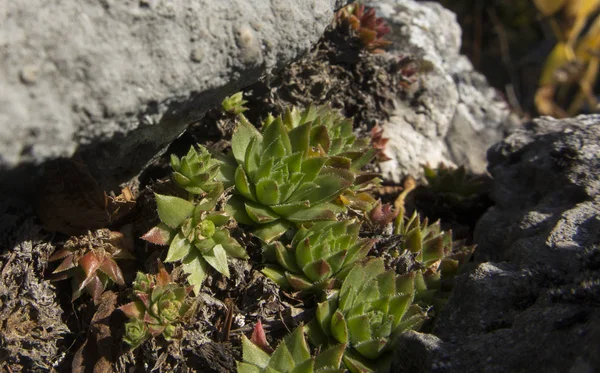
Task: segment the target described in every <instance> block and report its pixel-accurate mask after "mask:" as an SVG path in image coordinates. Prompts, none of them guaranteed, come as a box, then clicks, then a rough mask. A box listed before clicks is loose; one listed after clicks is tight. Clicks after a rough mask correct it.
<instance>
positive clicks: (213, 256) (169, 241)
mask: <svg viewBox="0 0 600 373" xmlns="http://www.w3.org/2000/svg"><path fill="white" fill-rule="evenodd" d="M222 194H223V186H222V184H219V185H218V186H217V187H216V188H215V189H213V190H212V191H211V192H210V193H208V194H206V195H205V197H204V198H203V199H201V200H200V201H199V202H197V203H195V202H191V201H188V200H185V199H182V198H179V197H175V196H166V195H161V194H156V195H155V197H156V204H157V207H158V216H159V218H160V220H161V223H160V224H159V225H157V226H156V227H154V228H152V229H151V230H150V231H148V233H146V234H145V235H144V236H143V237H142V238H143V239H145V240H146V241H149V242H152V243H154V244H158V245H169V251H168V252H167V258H166V260H165V262H176V261H181V262H182V263H183V271H184V272H185V273H186V274H188V275H189V276H188V282H189V283H190V285H192V286H193V287H194V292H195V293H196V294H197V293H198V291H199V290H200V285H201V284H202V282H203V281H204V279H205V278H206V276H207V275H208V273H209V268H210V267H212V268H214V269H215V270H217V271H218V272H219V273H221V274H223V275H224V276H226V277H229V267H228V264H227V258H228V257H234V258H241V259H247V258H248V254H247V253H246V250H245V249H244V248H243V247H242V246H241V245H240V244H239V243H238V242H237V241H236V240H235V239H234V238H232V237H231V235H230V231H229V225H230V223H231V222H232V219H231V217H230V216H229V215H228V214H227V213H226V212H225V211H216V210H215V207H216V205H217V202H218V200H219V198H221V195H222Z"/></svg>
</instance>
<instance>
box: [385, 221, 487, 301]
mask: <svg viewBox="0 0 600 373" xmlns="http://www.w3.org/2000/svg"><path fill="white" fill-rule="evenodd" d="M394 233H395V234H399V235H402V236H403V237H404V241H403V242H402V243H400V245H399V246H398V248H397V249H396V250H398V252H397V253H396V254H402V252H405V251H408V252H410V253H412V254H413V255H414V260H415V262H416V266H415V267H416V269H417V271H416V279H415V289H416V290H417V298H418V300H419V301H421V302H423V303H425V304H428V305H434V306H436V308H437V307H439V306H441V305H442V304H443V302H444V299H445V297H446V296H447V295H448V291H449V290H450V289H451V284H452V283H451V281H450V280H451V279H452V277H453V276H454V275H455V274H456V273H457V272H458V270H459V268H460V267H461V266H462V265H463V264H465V263H466V262H467V261H468V260H469V258H470V257H471V255H472V254H473V251H474V250H475V246H465V245H464V243H463V242H462V241H454V240H452V231H443V230H442V229H441V226H440V222H439V221H437V222H435V223H433V224H429V222H428V220H427V218H425V219H423V221H421V220H420V217H419V214H418V213H417V212H416V211H415V212H414V213H413V214H412V216H411V217H405V216H404V214H403V213H400V215H398V217H397V218H396V223H395V227H394Z"/></svg>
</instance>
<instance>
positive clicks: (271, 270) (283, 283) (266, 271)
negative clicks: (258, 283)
mask: <svg viewBox="0 0 600 373" xmlns="http://www.w3.org/2000/svg"><path fill="white" fill-rule="evenodd" d="M260 271H261V272H262V274H263V275H265V276H267V277H268V278H270V279H271V280H272V281H273V282H275V283H276V284H277V285H279V286H280V287H281V288H283V289H290V288H291V285H290V283H289V282H288V280H287V277H286V274H285V271H283V270H281V269H280V268H279V267H274V266H267V267H265V268H263V269H261V270H260Z"/></svg>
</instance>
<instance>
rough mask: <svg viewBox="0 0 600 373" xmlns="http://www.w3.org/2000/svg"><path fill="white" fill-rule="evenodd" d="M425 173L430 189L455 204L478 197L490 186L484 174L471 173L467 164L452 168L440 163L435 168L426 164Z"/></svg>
mask: <svg viewBox="0 0 600 373" xmlns="http://www.w3.org/2000/svg"><path fill="white" fill-rule="evenodd" d="M423 174H424V176H425V179H427V184H428V186H429V189H431V191H432V192H434V193H436V194H438V195H440V197H442V198H444V199H446V200H448V201H449V202H451V203H453V204H459V203H463V202H466V201H467V200H469V199H473V198H477V197H478V196H479V195H480V194H482V193H484V192H485V191H486V188H487V187H488V183H487V179H486V178H485V177H484V176H478V175H469V174H468V172H467V170H466V169H465V166H460V167H458V168H450V167H448V166H446V165H444V164H443V163H440V164H439V166H438V168H436V169H434V168H431V167H430V166H428V165H425V166H423Z"/></svg>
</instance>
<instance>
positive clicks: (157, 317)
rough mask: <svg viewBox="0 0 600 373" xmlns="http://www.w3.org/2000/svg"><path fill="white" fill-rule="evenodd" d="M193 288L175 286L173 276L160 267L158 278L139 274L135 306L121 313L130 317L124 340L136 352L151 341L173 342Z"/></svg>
mask: <svg viewBox="0 0 600 373" xmlns="http://www.w3.org/2000/svg"><path fill="white" fill-rule="evenodd" d="M190 291H191V287H183V286H180V285H178V284H176V283H174V282H173V281H172V279H171V276H170V275H169V273H168V272H167V271H166V270H165V268H164V267H163V266H162V265H159V272H158V274H157V275H149V274H144V273H141V272H138V274H137V277H136V279H135V281H134V283H133V295H132V300H133V302H130V303H127V304H125V305H123V306H121V307H120V308H119V309H120V310H121V311H123V313H124V314H125V315H126V316H127V317H129V319H130V321H129V322H127V324H125V335H124V337H123V340H124V341H125V342H126V343H127V344H129V345H130V346H131V347H132V348H136V347H137V346H139V345H140V344H141V343H143V342H144V341H145V340H147V339H148V338H150V337H151V336H152V337H157V336H159V335H161V334H162V335H163V337H164V338H165V339H166V340H171V339H172V338H173V337H174V336H175V333H176V330H177V329H176V325H175V324H176V323H177V322H179V321H180V320H181V318H182V317H183V316H184V315H185V313H186V312H187V311H188V310H189V304H188V302H187V300H186V297H187V295H188V293H189V292H190Z"/></svg>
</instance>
